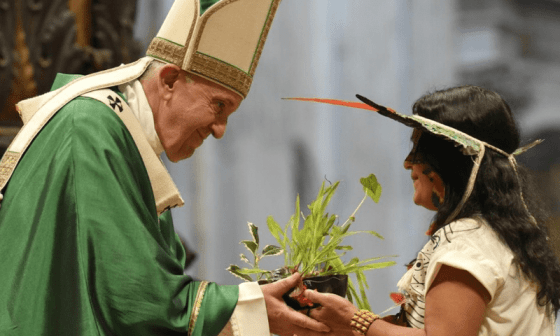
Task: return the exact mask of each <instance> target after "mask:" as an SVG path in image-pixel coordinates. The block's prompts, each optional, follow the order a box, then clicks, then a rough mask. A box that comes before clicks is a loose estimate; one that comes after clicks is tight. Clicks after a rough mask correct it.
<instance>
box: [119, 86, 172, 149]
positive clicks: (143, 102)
mask: <svg viewBox="0 0 560 336" xmlns="http://www.w3.org/2000/svg"><path fill="white" fill-rule="evenodd" d="M119 91H121V92H122V93H123V94H124V96H125V97H126V100H127V102H128V106H130V109H131V110H132V113H133V114H134V116H135V117H136V119H138V122H139V123H140V126H141V127H142V130H143V131H144V133H145V135H146V138H147V139H148V143H149V144H150V146H151V147H152V149H153V150H154V152H155V153H156V155H157V156H160V155H161V153H163V151H164V149H163V146H162V144H161V141H160V140H159V137H158V135H157V132H156V128H155V124H154V115H153V113H152V109H151V107H150V104H149V103H148V97H146V93H144V88H143V87H142V84H141V83H140V81H139V80H137V79H135V80H133V81H130V82H128V83H124V84H121V85H119Z"/></svg>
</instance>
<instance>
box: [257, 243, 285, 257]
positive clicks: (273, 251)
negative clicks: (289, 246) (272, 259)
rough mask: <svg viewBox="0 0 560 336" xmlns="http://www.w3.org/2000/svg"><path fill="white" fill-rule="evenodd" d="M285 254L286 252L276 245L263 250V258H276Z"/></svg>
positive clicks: (267, 246)
mask: <svg viewBox="0 0 560 336" xmlns="http://www.w3.org/2000/svg"><path fill="white" fill-rule="evenodd" d="M282 253H284V250H283V249H282V248H280V247H278V246H275V245H266V246H265V247H264V248H263V250H262V255H263V256H275V255H280V254H282Z"/></svg>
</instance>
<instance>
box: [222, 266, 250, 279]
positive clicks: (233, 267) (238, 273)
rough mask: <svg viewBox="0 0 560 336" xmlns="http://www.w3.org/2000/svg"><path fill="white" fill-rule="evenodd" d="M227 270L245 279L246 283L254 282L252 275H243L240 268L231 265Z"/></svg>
mask: <svg viewBox="0 0 560 336" xmlns="http://www.w3.org/2000/svg"><path fill="white" fill-rule="evenodd" d="M226 270H227V271H228V272H230V273H231V274H233V275H235V276H236V277H238V278H240V279H243V280H245V281H253V278H251V276H250V275H247V274H243V273H241V268H239V266H237V265H229V267H228V268H226Z"/></svg>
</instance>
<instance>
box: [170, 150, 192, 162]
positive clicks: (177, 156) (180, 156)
mask: <svg viewBox="0 0 560 336" xmlns="http://www.w3.org/2000/svg"><path fill="white" fill-rule="evenodd" d="M194 151H195V149H194V148H189V149H188V151H186V152H183V153H167V152H165V155H167V158H168V159H169V161H171V162H173V163H177V162H179V161H182V160H185V159H188V158H190V157H191V156H192V155H193V154H194Z"/></svg>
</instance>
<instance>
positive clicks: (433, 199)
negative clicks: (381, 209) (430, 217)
mask: <svg viewBox="0 0 560 336" xmlns="http://www.w3.org/2000/svg"><path fill="white" fill-rule="evenodd" d="M404 168H405V169H407V170H410V171H411V172H410V177H411V178H412V181H413V183H414V196H413V198H412V200H413V201H414V203H415V204H416V205H421V206H423V207H424V208H426V209H428V210H434V211H436V210H437V209H438V207H439V205H440V204H441V202H443V196H444V187H443V182H442V180H441V178H440V177H439V175H438V174H436V173H435V172H434V171H433V170H432V169H431V168H430V166H428V165H427V164H425V163H412V162H410V161H407V160H405V161H404Z"/></svg>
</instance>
